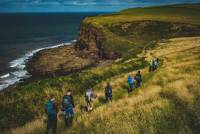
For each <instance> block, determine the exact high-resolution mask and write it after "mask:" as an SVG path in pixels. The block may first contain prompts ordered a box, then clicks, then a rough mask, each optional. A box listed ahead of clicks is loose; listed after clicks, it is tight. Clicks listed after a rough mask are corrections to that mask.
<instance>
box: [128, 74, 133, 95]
mask: <svg viewBox="0 0 200 134" xmlns="http://www.w3.org/2000/svg"><path fill="white" fill-rule="evenodd" d="M128 85H129V89H128V94H129V93H130V92H132V90H133V87H134V78H132V77H131V75H129V76H128Z"/></svg>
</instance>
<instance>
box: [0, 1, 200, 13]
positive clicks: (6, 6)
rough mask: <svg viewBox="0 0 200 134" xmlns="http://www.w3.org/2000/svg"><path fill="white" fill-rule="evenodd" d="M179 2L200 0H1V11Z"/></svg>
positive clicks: (107, 9) (109, 9)
mask: <svg viewBox="0 0 200 134" xmlns="http://www.w3.org/2000/svg"><path fill="white" fill-rule="evenodd" d="M177 3H200V0H0V12H1V13H2V12H114V11H119V10H122V9H125V8H130V7H145V6H154V5H164V4H177Z"/></svg>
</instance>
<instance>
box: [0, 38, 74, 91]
mask: <svg viewBox="0 0 200 134" xmlns="http://www.w3.org/2000/svg"><path fill="white" fill-rule="evenodd" d="M75 41H76V40H73V41H71V42H69V43H62V44H58V45H55V46H49V47H43V48H39V49H36V50H33V51H30V52H28V53H26V54H25V55H23V56H22V57H20V58H18V59H15V60H13V61H11V62H10V68H14V69H15V70H16V71H14V72H10V73H8V74H6V75H3V76H0V90H3V89H5V88H7V87H9V86H11V85H13V84H15V83H18V82H20V80H22V79H24V78H29V77H30V75H29V74H28V72H27V70H25V67H26V62H27V61H28V60H29V59H30V58H31V57H32V56H33V55H34V54H36V53H37V52H39V51H41V50H45V49H51V48H57V47H62V46H66V45H70V44H72V43H73V42H75ZM1 79H2V80H1Z"/></svg>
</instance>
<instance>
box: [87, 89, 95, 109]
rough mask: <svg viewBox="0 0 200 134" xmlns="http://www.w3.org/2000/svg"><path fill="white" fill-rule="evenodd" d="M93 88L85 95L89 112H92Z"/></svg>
mask: <svg viewBox="0 0 200 134" xmlns="http://www.w3.org/2000/svg"><path fill="white" fill-rule="evenodd" d="M93 94H94V93H93V91H92V88H89V89H88V90H87V91H86V93H85V101H86V103H87V111H91V110H92V98H93Z"/></svg>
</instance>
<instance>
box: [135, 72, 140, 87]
mask: <svg viewBox="0 0 200 134" xmlns="http://www.w3.org/2000/svg"><path fill="white" fill-rule="evenodd" d="M135 80H136V86H135V87H136V88H139V87H140V85H141V82H142V75H141V72H140V70H139V71H138V72H137V73H136V75H135Z"/></svg>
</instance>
